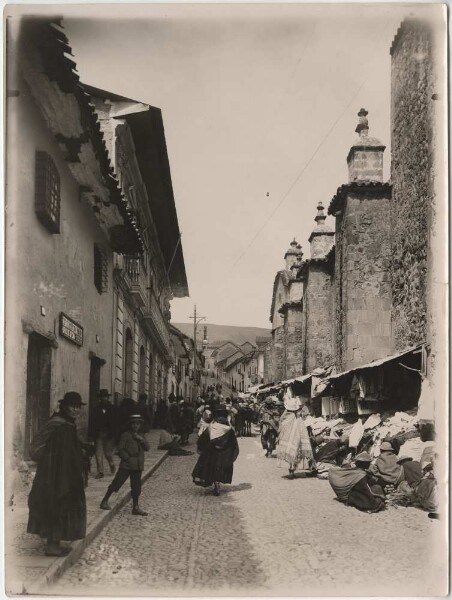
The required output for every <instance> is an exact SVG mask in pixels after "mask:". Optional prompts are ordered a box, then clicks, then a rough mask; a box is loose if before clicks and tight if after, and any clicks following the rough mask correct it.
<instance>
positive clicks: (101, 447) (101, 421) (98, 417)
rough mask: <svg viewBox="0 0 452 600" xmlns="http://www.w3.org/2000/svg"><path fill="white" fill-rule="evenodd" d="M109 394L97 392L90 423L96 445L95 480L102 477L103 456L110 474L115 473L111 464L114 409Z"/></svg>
mask: <svg viewBox="0 0 452 600" xmlns="http://www.w3.org/2000/svg"><path fill="white" fill-rule="evenodd" d="M110 396H111V394H110V393H109V392H108V390H107V389H105V388H103V389H101V390H99V393H98V395H97V397H98V399H99V403H98V404H97V406H96V407H95V408H94V410H93V413H92V421H91V428H90V429H91V434H92V436H93V438H94V443H95V444H96V464H97V475H96V479H101V478H102V477H103V476H104V454H105V458H106V459H107V462H108V465H109V467H110V472H111V473H112V474H113V473H114V472H115V464H114V462H113V448H114V443H115V435H116V407H115V406H113V405H112V404H111V403H110Z"/></svg>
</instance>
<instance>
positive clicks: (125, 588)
mask: <svg viewBox="0 0 452 600" xmlns="http://www.w3.org/2000/svg"><path fill="white" fill-rule="evenodd" d="M239 444H240V456H239V459H238V461H237V462H236V466H235V471H234V480H233V484H232V485H231V486H223V490H222V494H221V496H220V497H215V496H213V495H212V492H211V490H210V489H208V490H204V489H201V488H197V487H195V486H194V485H193V484H192V481H191V476H190V475H191V470H192V468H193V465H194V463H195V460H196V455H193V456H191V457H190V456H188V457H169V458H168V459H167V460H166V461H165V462H164V463H163V464H162V466H161V467H160V468H159V469H158V470H157V471H156V473H155V474H154V475H153V476H152V477H151V478H150V479H149V480H148V482H147V483H146V485H145V486H144V489H143V494H142V502H141V504H142V507H143V508H144V509H146V510H147V511H148V512H149V516H148V517H147V518H139V517H134V516H132V514H131V510H130V505H127V506H126V507H125V508H123V509H122V510H121V511H120V513H119V514H118V515H117V516H116V517H115V519H114V520H113V521H112V522H111V523H110V524H109V525H108V526H107V527H106V528H105V529H104V530H103V532H102V533H101V534H100V535H99V537H98V538H97V539H96V540H95V541H94V542H93V543H92V544H91V546H89V547H88V548H87V550H86V551H85V552H84V554H83V555H82V557H81V558H80V560H79V561H78V562H77V563H76V564H75V565H74V566H73V567H72V568H71V569H70V570H69V571H67V572H66V574H65V575H64V576H63V578H62V579H60V580H59V581H58V582H57V583H56V584H55V585H54V586H53V588H52V590H51V593H63V592H64V593H65V594H74V595H75V594H77V595H80V594H90V593H97V594H99V593H106V594H125V593H127V592H129V593H130V594H134V595H150V594H152V595H158V594H164V593H167V594H168V593H178V594H181V595H190V594H196V593H200V594H207V595H211V594H220V595H221V594H240V593H244V594H250V593H252V592H254V593H258V594H262V595H267V594H271V593H272V594H277V595H284V594H292V595H351V594H356V595H366V594H372V595H384V594H387V595H397V594H401V593H403V595H416V596H420V595H434V593H435V590H436V589H437V586H438V585H440V583H439V581H437V580H438V573H437V572H436V571H435V562H434V559H433V557H432V552H431V540H432V536H433V535H439V534H440V531H441V528H443V527H444V524H443V523H442V522H440V521H432V520H430V519H429V518H428V517H427V514H426V513H423V512H421V511H419V510H416V509H414V508H402V507H400V508H392V507H391V508H389V509H388V510H386V511H384V512H382V513H379V514H373V515H369V514H365V513H360V512H359V511H357V510H355V509H353V508H348V507H346V506H344V505H342V504H340V503H339V502H337V501H335V500H334V494H333V492H332V490H331V488H330V486H329V484H328V482H327V481H321V480H318V479H311V478H309V479H305V478H300V477H298V478H296V479H295V480H293V481H290V480H288V479H286V478H285V475H286V473H287V471H286V470H285V468H279V467H278V465H277V460H276V459H266V458H265V457H264V455H263V451H262V449H261V446H260V444H259V440H258V438H257V437H254V438H241V439H239ZM435 581H436V582H437V583H435Z"/></svg>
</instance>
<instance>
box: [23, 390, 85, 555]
mask: <svg viewBox="0 0 452 600" xmlns="http://www.w3.org/2000/svg"><path fill="white" fill-rule="evenodd" d="M59 404H60V409H59V412H57V413H54V414H53V415H52V417H51V418H50V420H49V421H48V422H47V423H46V425H45V426H44V427H43V428H42V429H41V431H40V432H39V433H38V434H37V436H36V437H35V439H34V440H33V443H32V447H31V449H30V455H31V458H32V459H33V460H35V461H36V462H37V463H38V467H37V471H36V476H35V478H34V481H33V486H32V488H31V492H30V495H29V497H28V507H29V509H30V512H29V518H28V526H27V532H28V533H34V534H37V535H40V536H41V537H44V538H47V546H46V551H45V553H46V555H47V556H63V555H64V554H67V553H68V552H70V550H69V549H67V548H62V547H61V546H60V541H61V540H71V541H72V540H79V539H82V538H84V537H85V535H86V500H85V488H84V481H83V454H82V444H81V443H80V441H79V439H78V436H77V428H76V425H75V421H76V418H77V416H78V414H79V412H80V408H81V406H82V404H84V403H83V402H82V399H81V396H80V394H78V393H77V392H68V393H67V394H65V396H64V398H63V399H62V400H60V402H59Z"/></svg>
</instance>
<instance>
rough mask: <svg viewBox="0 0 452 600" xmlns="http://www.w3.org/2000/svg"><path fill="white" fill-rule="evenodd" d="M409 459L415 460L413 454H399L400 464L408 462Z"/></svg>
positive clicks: (398, 461)
mask: <svg viewBox="0 0 452 600" xmlns="http://www.w3.org/2000/svg"><path fill="white" fill-rule="evenodd" d="M407 460H408V461H409V460H413V458H412V457H411V456H399V458H398V460H397V464H399V465H400V464H401V463H403V462H406V461H407Z"/></svg>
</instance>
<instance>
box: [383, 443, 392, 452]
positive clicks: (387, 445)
mask: <svg viewBox="0 0 452 600" xmlns="http://www.w3.org/2000/svg"><path fill="white" fill-rule="evenodd" d="M380 452H394V448H393V447H392V446H391V444H390V443H389V442H383V443H382V444H381V446H380Z"/></svg>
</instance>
